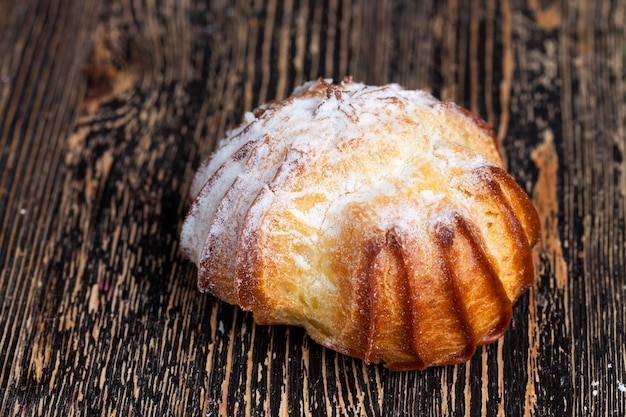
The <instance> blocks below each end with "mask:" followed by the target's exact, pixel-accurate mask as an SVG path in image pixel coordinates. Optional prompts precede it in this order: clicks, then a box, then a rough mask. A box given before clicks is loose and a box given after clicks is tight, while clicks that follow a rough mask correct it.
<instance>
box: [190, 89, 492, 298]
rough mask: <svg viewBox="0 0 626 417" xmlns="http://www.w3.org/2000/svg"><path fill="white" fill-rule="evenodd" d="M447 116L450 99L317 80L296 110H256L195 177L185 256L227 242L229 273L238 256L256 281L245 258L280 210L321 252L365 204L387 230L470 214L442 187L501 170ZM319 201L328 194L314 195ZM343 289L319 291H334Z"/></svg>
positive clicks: (326, 284)
mask: <svg viewBox="0 0 626 417" xmlns="http://www.w3.org/2000/svg"><path fill="white" fill-rule="evenodd" d="M438 112H441V102H440V101H439V100H437V99H435V98H434V97H433V96H431V95H430V94H428V93H426V92H423V91H407V90H403V89H402V88H401V87H400V86H399V85H397V84H389V85H386V86H379V87H378V86H366V85H364V84H361V83H353V82H351V81H348V80H347V81H344V82H342V83H340V84H337V85H333V84H331V80H317V81H310V82H307V83H305V84H303V85H302V86H300V87H297V88H296V89H295V90H294V93H293V95H292V96H291V97H290V98H289V99H287V100H285V101H282V102H272V103H268V104H266V105H263V106H261V107H260V108H259V109H257V110H255V111H254V112H252V113H246V115H245V118H244V122H243V123H242V124H241V125H240V126H239V127H238V128H236V129H234V130H232V131H230V132H228V133H227V134H226V136H225V137H224V138H223V139H221V140H220V142H219V143H218V146H217V150H216V152H215V153H214V154H213V155H212V157H211V158H210V159H209V160H207V161H206V162H204V163H203V164H202V166H201V167H200V168H199V170H198V173H197V174H196V176H195V178H194V181H193V184H192V187H191V189H190V195H191V196H192V198H195V201H194V203H193V205H192V208H191V211H190V214H189V216H188V217H187V219H186V221H185V224H184V225H183V230H182V234H181V245H182V247H183V249H184V250H185V253H186V254H187V255H188V256H189V257H190V259H191V260H193V261H194V262H196V263H198V262H199V260H200V259H201V258H205V257H210V256H211V253H212V250H211V246H210V242H214V244H220V245H222V247H221V248H220V249H221V250H222V251H223V253H226V254H228V253H230V252H233V253H232V256H226V258H227V259H228V260H229V261H228V262H227V261H226V260H225V261H223V262H222V263H221V264H219V265H222V267H223V268H229V269H232V270H234V269H235V268H234V265H233V262H234V260H235V259H237V263H238V265H239V266H242V267H243V268H239V269H240V270H241V271H242V272H243V274H244V275H246V274H251V271H249V270H246V265H247V267H252V264H250V262H251V260H246V259H245V256H243V258H242V255H241V253H242V252H243V251H245V250H246V245H248V244H250V242H251V241H252V240H251V238H252V236H253V235H254V234H256V233H258V231H259V228H263V227H265V226H264V221H263V219H264V216H265V215H266V214H267V212H268V210H274V211H276V210H279V209H280V210H284V212H285V213H289V214H290V216H292V217H293V219H294V221H297V222H299V223H300V224H302V225H303V227H305V226H306V227H307V228H310V229H311V230H318V232H317V233H314V234H311V235H308V236H304V235H302V236H299V237H298V239H302V241H303V243H302V244H303V245H305V246H306V245H309V246H311V247H314V246H316V245H318V243H319V241H320V240H321V239H324V238H325V237H333V236H337V235H338V234H339V233H340V232H341V228H342V227H344V226H343V222H342V213H343V212H344V211H345V210H346V209H347V208H349V207H352V206H354V205H367V204H370V202H372V201H383V202H385V203H384V204H382V205H379V206H378V207H379V208H378V210H379V212H377V213H373V214H372V215H373V216H375V217H377V218H378V219H379V221H380V225H379V227H380V228H381V229H384V228H393V227H401V228H407V229H410V228H411V227H412V226H411V225H415V224H418V223H423V221H424V208H425V209H426V212H431V210H432V208H434V207H441V206H443V205H445V204H452V205H455V206H457V207H458V210H461V211H466V208H465V207H466V206H468V205H469V204H470V203H469V202H467V201H465V200H467V197H466V196H460V197H455V198H457V200H458V201H456V200H450V197H449V196H446V193H445V192H442V191H441V190H438V189H437V187H436V186H435V185H436V184H437V183H439V184H441V183H449V182H450V178H452V177H454V176H456V175H458V174H459V173H468V172H470V171H472V170H474V169H475V168H477V167H480V166H484V165H497V162H498V161H495V162H494V161H491V160H490V159H489V158H487V157H486V155H485V154H483V153H482V152H481V150H479V149H470V148H468V147H467V146H466V143H467V140H465V139H464V138H454V137H449V134H450V131H448V130H445V129H442V128H441V127H440V126H439V124H438V122H437V120H435V119H434V117H435V115H436V114H438ZM452 132H453V131H452ZM477 134H481V133H479V132H478V133H477ZM494 149H495V147H494ZM492 151H493V150H489V152H492ZM205 184H206V185H205ZM315 193H319V194H320V195H319V196H318V197H315V198H313V197H311V195H312V194H315ZM303 201H304V202H306V203H302V202H303ZM394 201H396V202H394ZM397 201H399V203H398V202H397ZM430 221H435V220H432V219H431V220H430ZM307 230H308V229H307ZM220 242H223V243H220ZM248 261H249V262H248ZM220 262H221V261H220ZM246 262H248V263H246ZM293 262H294V263H295V265H297V267H298V268H303V269H306V268H309V267H310V259H307V258H306V257H303V256H300V255H299V254H294V256H293ZM219 265H218V266H219ZM237 279H238V280H241V279H244V277H243V276H238V277H237ZM331 281H332V279H330V278H329V279H328V280H314V282H312V283H311V285H313V286H317V287H318V288H319V290H320V291H329V289H332V288H333V284H332V282H331Z"/></svg>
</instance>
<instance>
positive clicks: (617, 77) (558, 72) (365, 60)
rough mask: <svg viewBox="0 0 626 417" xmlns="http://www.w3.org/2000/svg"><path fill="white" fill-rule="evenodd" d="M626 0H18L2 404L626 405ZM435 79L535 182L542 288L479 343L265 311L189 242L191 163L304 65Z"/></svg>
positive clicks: (515, 170) (262, 410)
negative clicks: (243, 299)
mask: <svg viewBox="0 0 626 417" xmlns="http://www.w3.org/2000/svg"><path fill="white" fill-rule="evenodd" d="M625 17H626V4H624V2H621V1H618V0H603V1H598V2H595V3H590V2H577V1H566V0H563V1H560V2H539V1H536V0H528V1H527V2H524V1H521V0H516V1H514V0H506V1H501V2H499V1H495V0H471V1H459V0H446V1H443V2H436V1H424V2H409V1H407V2H405V1H391V0H385V1H378V2H361V1H357V0H343V1H342V0H326V1H324V2H315V1H313V0H302V1H295V0H287V1H284V2H283V1H278V0H254V1H243V0H234V1H226V0H220V1H210V2H209V1H200V2H197V1H190V0H181V1H162V2H156V1H147V2H135V1H131V0H119V1H113V0H111V1H107V2H103V3H100V2H95V3H94V2H76V1H73V0H45V1H44V0H42V1H34V0H32V1H27V2H17V1H9V2H4V3H2V4H0V57H1V58H0V145H1V146H0V148H1V149H2V153H0V231H1V234H0V300H1V306H0V415H34V414H37V415H94V414H95V415H109V416H110V415H117V414H129V415H130V414H133V415H141V416H150V415H159V416H162V415H218V414H219V415H316V416H317V415H330V416H340V415H368V416H374V415H412V414H419V415H425V416H440V415H477V416H478V415H481V416H503V415H541V416H544V415H545V416H551V415H555V416H556V415H586V414H589V415H624V414H626V393H625V392H623V391H625V390H626V387H624V383H626V352H625V351H624V349H623V347H624V345H625V340H624V338H625V337H626V336H625V335H624V323H626V315H625V314H626V313H625V312H624V308H623V301H624V298H625V296H626V287H625V284H624V283H625V282H626V272H625V270H626V259H625V258H626V236H625V233H626V232H625V224H624V217H625V207H624V204H625V199H626V162H625V158H624V152H625V149H626V139H625V138H626V86H625V83H626V65H625V64H626V49H625V48H626V31H625V28H624V25H623V22H624V18H625ZM346 75H353V76H354V78H355V79H356V80H359V81H364V82H367V83H386V82H399V83H401V84H402V85H404V86H406V87H408V88H429V89H430V90H431V91H432V92H433V93H434V94H436V95H437V96H439V97H442V98H444V99H451V100H455V101H457V102H459V103H461V104H463V105H465V106H466V107H468V108H471V109H472V110H473V111H475V112H477V113H478V114H480V115H481V116H482V117H484V118H485V119H486V120H487V121H488V122H489V124H490V125H491V126H492V127H494V129H495V130H496V132H497V133H498V138H499V141H500V143H501V149H502V150H503V152H504V153H505V154H506V155H505V157H506V160H507V163H508V166H509V169H510V171H511V172H512V174H513V175H514V176H515V177H516V178H517V179H518V180H519V182H520V184H522V186H523V187H524V188H525V189H526V190H527V191H528V193H529V194H531V195H532V196H533V199H534V202H535V204H536V206H537V208H538V210H539V213H540V216H541V219H542V225H543V231H544V239H543V241H542V243H541V247H540V250H539V251H538V253H537V260H538V264H539V271H540V277H539V279H538V284H537V286H536V288H534V289H533V290H531V291H530V292H529V293H528V294H527V295H525V296H524V297H522V299H521V300H520V302H519V303H518V304H517V305H516V307H515V316H514V320H513V323H512V325H511V328H510V329H509V331H508V332H507V334H506V336H505V337H504V339H502V340H500V341H499V342H497V343H496V344H494V345H491V346H488V347H485V348H482V349H480V350H479V352H478V353H477V354H476V356H475V357H474V358H473V359H472V360H471V361H469V362H468V363H466V364H462V365H459V366H454V367H445V368H435V369H428V370H426V371H423V372H402V373H393V372H390V371H388V370H386V369H384V368H382V367H377V366H366V365H364V364H363V363H362V362H361V361H359V360H355V359H351V358H348V357H345V356H343V355H340V354H337V353H335V352H332V351H329V350H326V349H323V348H321V347H320V346H319V345H317V344H315V343H313V342H311V341H310V340H309V339H308V338H307V337H306V335H305V334H304V332H303V331H302V330H301V329H297V328H288V327H284V326H275V327H267V326H256V325H255V324H254V323H253V320H252V317H251V316H250V315H249V314H247V313H244V312H242V311H240V310H238V309H237V308H236V307H234V306H229V305H227V304H224V303H222V302H219V301H218V300H216V299H215V298H213V297H211V296H208V295H202V294H199V293H198V292H197V291H196V285H195V268H194V267H193V266H192V265H191V264H190V263H189V262H187V261H186V260H184V259H183V258H182V256H181V255H180V254H179V253H178V232H179V228H180V225H181V223H182V219H183V216H184V213H185V211H186V209H187V207H188V206H187V201H186V192H187V188H188V186H189V183H190V181H191V178H192V176H193V170H194V169H195V168H196V167H197V166H198V164H199V163H200V161H201V160H202V159H203V158H205V157H207V156H208V155H209V154H210V152H211V150H212V148H213V146H214V143H215V140H216V139H217V138H218V137H219V136H220V135H221V134H222V133H223V132H224V131H225V130H226V129H228V128H229V127H232V126H234V125H235V124H236V123H237V122H238V121H239V120H240V118H241V116H242V113H243V112H244V111H246V110H250V109H251V108H253V107H254V106H256V105H258V104H259V103H261V102H264V101H266V100H269V99H272V98H282V97H285V96H286V95H288V94H289V92H290V91H291V89H292V88H293V87H294V86H296V85H298V84H300V83H301V82H303V81H305V80H309V79H312V78H316V77H318V76H324V77H332V78H335V79H341V78H343V77H344V76H346Z"/></svg>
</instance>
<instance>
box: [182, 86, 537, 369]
mask: <svg viewBox="0 0 626 417" xmlns="http://www.w3.org/2000/svg"><path fill="white" fill-rule="evenodd" d="M190 197H191V200H192V203H191V208H190V211H189V214H188V215H187V218H186V219H185V222H184V225H183V228H182V232H181V247H182V250H183V252H184V254H185V255H186V256H187V257H188V258H189V259H191V260H192V261H193V262H195V263H196V264H197V265H198V286H199V289H200V291H208V292H210V293H212V294H214V295H216V296H217V297H219V298H220V299H222V300H224V301H226V302H228V303H232V304H238V305H239V306H240V307H241V308H243V309H244V310H248V311H252V312H253V313H254V318H255V320H256V321H257V322H258V323H260V324H288V325H297V326H304V327H305V328H306V330H307V332H308V334H309V335H310V336H311V337H312V338H313V339H314V340H316V341H317V342H319V343H320V344H322V345H324V346H327V347H329V348H332V349H335V350H337V351H339V352H342V353H345V354H348V355H352V356H355V357H359V358H362V359H364V360H365V361H366V362H368V363H369V362H373V363H383V364H384V365H385V366H387V367H388V368H390V369H394V370H405V369H416V368H417V369H423V368H425V367H428V366H433V365H445V364H453V363H458V362H462V361H465V360H467V359H468V358H470V357H471V355H472V354H473V353H474V351H475V349H476V347H477V346H479V345H483V344H486V343H489V342H493V341H494V340H496V339H497V338H499V337H500V336H501V335H502V334H503V332H504V331H505V329H506V328H507V326H508V324H509V322H510V320H511V316H512V312H511V311H512V305H513V303H514V302H515V301H516V299H517V298H518V297H519V296H520V295H521V294H522V293H523V292H524V291H525V290H526V289H527V288H528V287H529V286H531V285H532V284H533V282H534V267H533V263H532V256H531V249H532V247H533V246H534V245H535V243H536V242H537V241H538V239H539V221H538V217H537V213H536V211H535V209H534V207H533V205H532V204H531V202H530V200H529V198H528V196H527V195H526V194H525V192H524V191H523V190H522V189H521V188H520V187H519V186H518V185H517V183H516V182H515V181H514V180H513V179H512V178H511V177H510V176H509V175H508V174H507V173H506V172H505V171H504V169H503V168H502V161H501V159H500V156H499V154H498V149H497V146H496V141H495V137H494V134H493V132H492V131H491V129H490V128H489V127H488V126H487V125H486V123H485V122H483V121H482V120H480V119H479V118H477V117H476V116H473V115H472V114H470V113H469V112H468V111H466V110H464V109H462V108H461V107H459V106H457V105H455V104H453V103H451V102H441V101H439V100H437V99H435V98H434V97H432V96H431V95H430V94H428V93H426V92H423V91H405V90H403V89H402V88H401V87H399V86H398V85H395V84H391V85H386V86H381V87H378V86H367V85H364V84H360V83H354V82H352V81H351V80H350V79H346V80H344V81H343V82H341V83H340V84H332V82H331V81H330V80H324V79H319V80H317V81H312V82H308V83H305V84H304V85H302V86H300V87H298V88H296V89H295V91H294V93H293V95H292V96H290V97H289V98H287V99H286V100H283V101H273V102H269V103H267V104H264V105H262V106H260V107H259V108H258V109H256V110H254V112H253V113H247V114H246V115H245V120H244V122H243V123H242V124H241V126H239V127H238V128H236V129H234V130H232V131H230V132H228V133H227V134H226V136H225V137H224V138H223V139H222V140H221V141H220V142H219V143H218V147H217V149H216V151H215V152H214V154H213V155H212V156H211V158H209V159H208V160H207V161H206V162H204V163H203V164H202V165H201V166H200V168H199V170H198V172H197V173H196V176H195V178H194V180H193V183H192V186H191V190H190Z"/></svg>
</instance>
